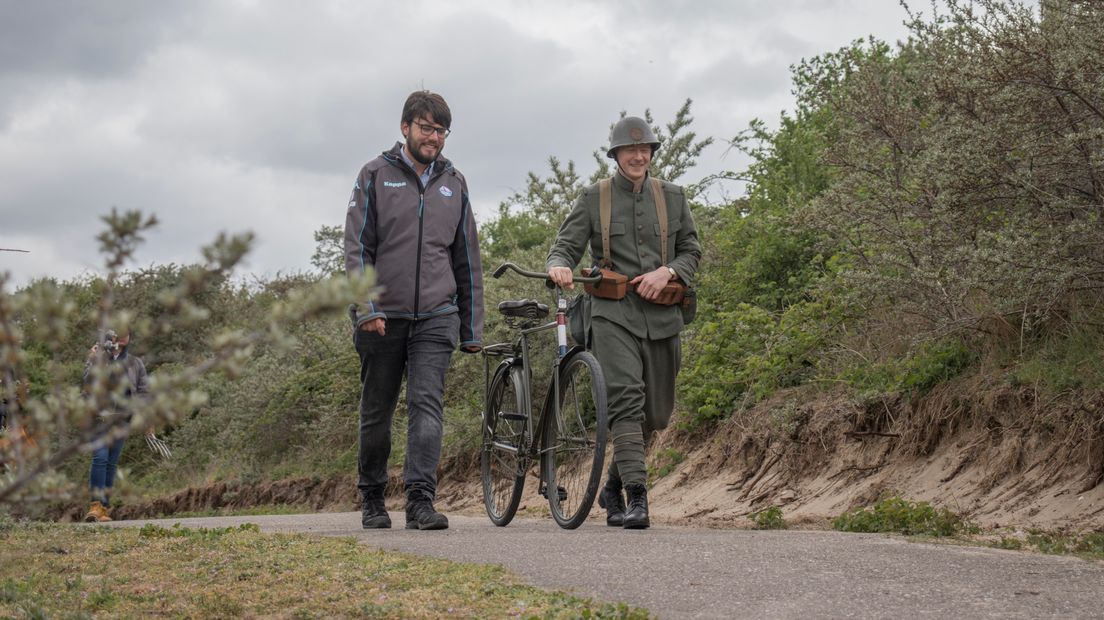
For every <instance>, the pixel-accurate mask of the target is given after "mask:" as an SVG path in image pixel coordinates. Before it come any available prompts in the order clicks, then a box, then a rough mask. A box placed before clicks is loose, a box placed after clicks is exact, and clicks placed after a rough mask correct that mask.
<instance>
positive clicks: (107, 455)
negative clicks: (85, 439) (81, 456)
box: [88, 438, 126, 506]
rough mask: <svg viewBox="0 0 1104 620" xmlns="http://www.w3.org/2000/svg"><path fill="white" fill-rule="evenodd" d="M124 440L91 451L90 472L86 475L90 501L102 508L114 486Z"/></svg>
mask: <svg viewBox="0 0 1104 620" xmlns="http://www.w3.org/2000/svg"><path fill="white" fill-rule="evenodd" d="M124 441H126V440H125V439H121V438H120V439H116V440H115V441H114V442H112V443H109V444H108V445H106V446H104V447H102V448H97V449H96V450H93V451H92V471H91V472H90V473H89V475H88V488H89V490H90V491H91V492H92V499H94V500H97V501H99V502H100V503H101V504H103V505H104V506H107V505H108V504H109V502H110V499H111V497H110V491H111V487H113V486H114V485H115V472H116V471H117V470H118V468H119V456H120V455H122V453H123V442H124Z"/></svg>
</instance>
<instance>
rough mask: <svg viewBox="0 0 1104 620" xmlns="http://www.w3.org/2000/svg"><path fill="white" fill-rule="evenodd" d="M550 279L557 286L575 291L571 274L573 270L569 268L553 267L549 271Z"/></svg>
mask: <svg viewBox="0 0 1104 620" xmlns="http://www.w3.org/2000/svg"><path fill="white" fill-rule="evenodd" d="M548 279H549V280H552V281H553V282H555V283H556V286H559V287H560V288H563V289H566V290H569V291H571V290H574V289H575V283H574V278H573V275H572V273H571V269H569V268H568V267H551V268H550V269H549V270H548Z"/></svg>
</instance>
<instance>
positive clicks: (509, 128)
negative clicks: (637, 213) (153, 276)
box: [0, 0, 926, 285]
mask: <svg viewBox="0 0 1104 620" xmlns="http://www.w3.org/2000/svg"><path fill="white" fill-rule="evenodd" d="M924 4H925V5H926V3H924ZM0 7H2V8H0V248H18V249H24V250H29V251H30V252H29V253H12V252H0V271H8V272H10V273H11V274H12V276H13V277H14V280H15V283H16V284H17V285H22V284H25V283H26V282H27V281H29V280H30V279H31V278H35V277H39V276H52V277H56V278H59V279H67V278H72V277H74V276H78V275H81V274H84V273H94V272H99V271H101V270H102V267H101V263H102V260H101V257H100V255H99V254H98V251H97V247H96V242H95V241H94V239H93V237H94V236H95V235H96V234H97V233H98V232H99V231H100V230H101V228H102V224H101V222H100V220H99V218H100V216H102V215H103V214H104V213H106V212H108V211H109V210H110V209H111V208H112V207H117V208H119V209H124V210H129V209H139V210H142V211H144V212H147V213H154V214H156V215H157V217H158V218H159V219H160V221H161V224H160V226H159V227H158V228H157V229H156V230H155V231H154V232H152V233H151V234H150V235H149V236H148V241H147V243H146V244H145V245H144V246H142V247H141V249H140V250H139V253H138V260H137V262H136V264H135V265H133V266H136V267H140V266H144V265H149V264H151V263H168V262H175V263H190V262H195V261H196V260H197V257H198V256H199V254H198V249H199V247H200V246H201V245H203V244H205V243H208V242H210V241H211V240H212V239H213V238H214V237H215V235H217V234H218V233H219V232H220V231H228V232H241V231H245V230H252V231H253V232H254V233H256V235H257V243H256V245H255V247H254V250H253V252H252V253H251V254H250V256H249V258H248V260H247V263H246V265H245V267H244V269H243V273H254V274H257V275H259V276H261V277H270V276H272V275H274V274H276V273H278V272H283V273H289V272H296V271H303V270H307V269H309V268H310V255H311V253H312V251H313V249H314V240H313V236H312V233H313V231H315V230H316V229H318V228H319V227H320V226H323V225H327V224H329V225H341V224H343V223H344V217H345V209H346V204H347V202H348V197H349V191H350V189H351V187H352V183H353V179H354V178H355V176H356V174H357V172H358V170H359V169H360V166H361V165H363V164H364V163H365V162H366V161H368V160H370V159H371V158H373V157H375V156H376V155H378V154H379V153H380V152H381V151H383V150H385V149H387V148H389V147H390V146H391V145H392V144H393V143H394V142H395V140H397V139H399V138H400V137H401V136H400V133H399V116H400V112H401V108H402V104H403V101H404V100H405V98H406V96H407V95H408V94H409V93H410V92H411V91H412V90H415V89H419V88H422V87H424V88H427V89H430V90H433V91H436V92H439V93H441V94H442V95H444V97H445V98H446V99H447V100H448V102H449V105H450V107H451V108H452V113H453V123H452V129H453V135H452V136H450V137H449V139H448V141H447V143H446V145H445V149H444V154H445V155H446V156H447V157H449V158H450V159H452V160H453V162H454V163H455V164H456V166H457V168H459V169H460V170H461V171H462V172H463V173H464V174H465V176H466V177H467V179H468V184H469V188H470V190H471V196H472V201H473V203H474V205H475V209H476V217H477V219H478V220H479V221H480V222H481V223H482V222H485V221H486V220H487V219H488V218H489V217H491V216H492V215H493V214H494V213H495V211H496V207H497V205H498V203H499V202H500V201H502V200H503V199H504V198H506V197H507V196H508V195H510V194H511V193H513V191H515V190H517V189H520V188H521V187H522V186H523V184H524V181H525V175H526V172H528V171H530V170H533V171H537V172H541V173H543V172H545V171H546V170H547V163H546V162H547V159H548V157H549V156H550V155H555V156H557V157H558V158H560V159H562V160H568V159H573V160H575V161H576V163H577V164H579V166H580V172H581V173H583V174H584V175H589V174H590V172H591V171H592V170H593V160H592V159H591V155H590V154H591V152H592V151H594V150H595V149H596V148H597V147H599V146H601V145H603V144H604V143H605V141H606V138H607V134H608V128H609V125H610V123H611V122H613V121H614V120H615V119H616V118H617V116H618V113H619V112H620V111H621V110H626V111H627V112H628V113H629V114H632V115H643V113H644V110H645V108H650V109H651V110H652V112H653V114H654V115H655V117H656V119H657V120H658V121H661V122H666V121H668V120H670V119H671V118H672V117H673V115H674V113H675V112H676V111H677V109H678V107H679V106H680V105H681V103H682V102H683V100H685V99H686V98H687V97H689V98H691V99H693V100H694V105H693V115H694V117H695V122H694V125H693V128H694V129H695V130H696V131H697V132H698V133H699V135H701V136H713V137H715V138H716V139H717V141H718V145H716V146H714V147H712V148H711V149H710V150H708V151H707V152H706V153H705V156H704V157H703V158H702V159H701V161H700V164H699V166H698V169H697V170H695V171H692V172H691V173H690V174H689V175H688V176H687V178H686V179H684V180H691V178H695V179H696V178H699V177H701V176H704V175H705V174H708V173H710V172H716V171H719V170H722V169H733V168H740V167H742V165H743V163H744V162H741V161H740V159H739V158H738V157H736V156H735V155H732V154H729V155H728V156H727V157H723V156H724V155H725V148H724V145H725V143H724V139H726V138H730V137H732V136H734V135H735V134H737V133H738V132H739V131H740V130H742V129H744V128H745V127H746V126H747V124H748V122H749V121H751V120H752V119H753V118H756V117H758V118H762V119H764V120H766V121H768V123H770V124H772V125H773V124H775V121H776V119H777V118H778V115H779V113H780V112H781V111H783V110H785V109H789V108H790V107H791V106H792V95H791V93H790V83H789V66H790V65H792V64H794V63H796V62H799V61H800V60H801V59H802V58H808V57H811V56H815V55H817V54H820V53H823V52H827V51H832V50H835V49H837V48H839V47H841V46H844V45H847V44H848V43H849V42H850V41H852V40H854V39H857V38H863V37H866V36H867V35H874V36H876V37H878V38H880V39H883V40H887V41H891V42H892V41H896V40H898V39H901V38H903V37H905V36H906V29H905V27H904V26H903V25H902V22H903V21H904V19H905V18H906V14H905V11H904V10H903V9H902V8H901V7H900V6H898V4H897V3H896V2H895V1H894V0H773V1H770V2H766V1H762V0H714V1H690V0H637V1H633V2H598V1H593V2H592V1H573V0H559V1H556V2H549V1H542V2H537V1H528V0H519V1H512V2H511V1H507V0H477V1H476V0H473V1H470V2H465V1H461V0H454V1H452V2H420V1H416V0H407V1H404V2H395V1H389V2H376V1H371V0H332V1H314V2H293V1H291V0H287V1H273V2H269V1H259V0H236V1H232V0H218V1H209V2H204V1H187V2H183V1H169V0H159V1H157V2H150V1H146V0H131V1H124V0H102V1H93V0H89V1H78V0H73V1H72V2H59V1H54V0H32V1H25V0H0ZM727 191H729V192H733V193H737V194H738V193H739V192H740V191H741V190H740V188H729V189H728V190H727Z"/></svg>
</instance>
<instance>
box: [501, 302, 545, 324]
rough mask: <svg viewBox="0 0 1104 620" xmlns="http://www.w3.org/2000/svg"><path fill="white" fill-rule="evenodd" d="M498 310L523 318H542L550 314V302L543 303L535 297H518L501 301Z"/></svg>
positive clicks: (507, 314)
mask: <svg viewBox="0 0 1104 620" xmlns="http://www.w3.org/2000/svg"><path fill="white" fill-rule="evenodd" d="M498 311H499V312H501V313H502V314H504V315H506V316H516V317H519V318H522V319H541V318H544V317H546V316H548V304H542V303H541V302H539V301H537V300H535V299H517V300H514V301H503V302H500V303H499V304H498Z"/></svg>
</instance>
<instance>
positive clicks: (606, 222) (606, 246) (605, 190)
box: [598, 179, 613, 269]
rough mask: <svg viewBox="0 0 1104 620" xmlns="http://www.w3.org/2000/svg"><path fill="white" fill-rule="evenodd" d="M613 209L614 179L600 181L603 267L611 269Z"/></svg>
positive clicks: (599, 204) (599, 203)
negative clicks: (611, 222)
mask: <svg viewBox="0 0 1104 620" xmlns="http://www.w3.org/2000/svg"><path fill="white" fill-rule="evenodd" d="M612 211H613V183H612V179H602V180H601V181H598V218H599V219H600V220H601V223H602V262H601V265H602V267H605V268H606V269H611V268H612V266H613V261H611V260H610V218H611V217H612Z"/></svg>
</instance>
